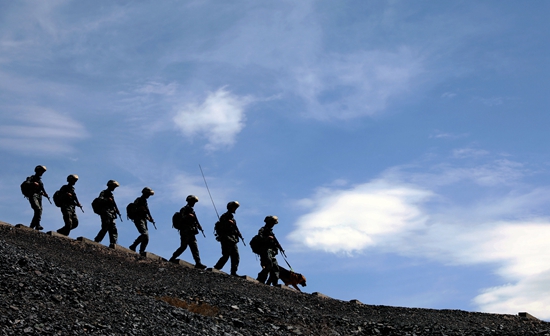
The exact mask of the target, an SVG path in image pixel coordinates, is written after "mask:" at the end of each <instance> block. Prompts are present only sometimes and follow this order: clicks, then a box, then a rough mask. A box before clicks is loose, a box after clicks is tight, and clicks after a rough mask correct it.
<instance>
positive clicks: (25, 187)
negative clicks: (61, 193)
mask: <svg viewBox="0 0 550 336" xmlns="http://www.w3.org/2000/svg"><path fill="white" fill-rule="evenodd" d="M44 172H46V167H45V166H36V167H35V168H34V175H31V176H29V177H27V179H26V181H25V182H23V184H22V185H21V190H22V191H23V195H25V197H27V198H28V199H29V203H30V205H31V208H32V210H33V211H34V215H33V217H32V220H31V224H30V228H31V229H36V230H43V229H44V228H43V227H42V226H41V225H40V220H41V219H42V196H44V197H46V198H47V199H48V200H49V199H50V197H49V196H48V193H47V192H46V190H44V184H43V183H42V175H43V174H44ZM50 203H51V201H50Z"/></svg>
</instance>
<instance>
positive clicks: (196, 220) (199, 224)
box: [195, 217, 206, 238]
mask: <svg viewBox="0 0 550 336" xmlns="http://www.w3.org/2000/svg"><path fill="white" fill-rule="evenodd" d="M195 223H197V228H198V229H199V230H200V231H201V232H202V236H203V237H204V238H206V235H205V234H204V230H203V229H202V225H201V223H199V220H198V219H197V217H195Z"/></svg>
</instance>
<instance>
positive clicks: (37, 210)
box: [29, 194, 44, 230]
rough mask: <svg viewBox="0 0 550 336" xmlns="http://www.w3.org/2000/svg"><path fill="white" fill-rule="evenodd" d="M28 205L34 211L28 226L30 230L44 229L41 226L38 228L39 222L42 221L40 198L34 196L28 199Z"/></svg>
mask: <svg viewBox="0 0 550 336" xmlns="http://www.w3.org/2000/svg"><path fill="white" fill-rule="evenodd" d="M29 203H30V204H31V208H32V210H33V211H34V215H33V217H32V220H31V225H30V227H31V229H36V230H42V229H44V228H43V227H42V226H40V220H41V219H42V196H40V195H37V194H35V195H33V196H31V197H29Z"/></svg>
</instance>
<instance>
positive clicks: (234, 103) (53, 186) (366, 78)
mask: <svg viewBox="0 0 550 336" xmlns="http://www.w3.org/2000/svg"><path fill="white" fill-rule="evenodd" d="M549 7H550V4H549V3H548V2H545V1H532V2H529V4H528V5H525V4H524V3H519V2H514V1H484V2H472V1H455V2H440V1H425V2H422V3H418V2H410V1H376V2H373V1H369V2H367V1H307V0H304V1H300V2H294V1H263V2H257V1H233V2H231V3H228V2H225V1H162V2H152V1H135V2H129V1H95V2H93V3H92V2H79V1H63V0H59V1H47V2H45V1H18V2H14V1H0V153H1V154H2V165H1V166H0V191H1V192H0V200H1V202H0V213H1V218H0V219H1V220H3V221H7V222H10V223H13V224H16V223H24V224H28V223H29V222H30V219H31V217H32V211H31V209H30V207H29V205H28V203H27V202H26V200H25V199H23V197H22V196H21V194H20V192H19V184H20V183H21V181H22V180H23V179H24V178H25V177H26V176H28V175H31V174H32V172H33V168H34V166H36V165H38V164H41V165H46V166H47V167H48V171H47V172H46V173H45V175H44V177H43V181H44V183H45V187H46V190H47V191H48V192H49V193H50V195H52V194H53V192H54V191H55V190H57V189H58V188H59V187H60V186H61V185H63V184H64V183H65V178H66V176H67V175H69V174H78V175H79V176H80V180H79V181H78V183H77V185H76V190H77V193H78V196H79V198H80V200H81V202H82V203H83V204H84V205H85V211H86V213H84V214H82V213H79V218H80V220H81V224H80V226H79V227H78V228H77V229H76V230H75V231H73V232H72V233H71V236H73V237H77V236H85V237H88V238H93V237H94V236H95V234H96V233H97V231H98V230H99V218H98V216H97V215H94V214H93V212H92V210H91V207H90V203H91V201H92V200H93V198H95V197H96V196H97V195H98V193H99V192H100V191H101V190H103V189H104V188H105V183H106V182H107V181H108V180H109V179H115V180H117V181H119V182H120V183H121V187H120V188H118V189H117V190H116V192H115V196H116V199H117V202H118V204H119V206H120V207H121V208H122V207H124V206H125V205H126V204H127V203H128V202H130V201H133V200H134V199H135V198H136V197H137V196H139V194H140V190H141V189H142V188H143V187H144V186H149V187H151V188H153V189H154V190H155V191H156V194H155V195H154V196H153V197H152V198H150V200H149V204H150V208H151V212H152V214H153V217H154V218H155V220H156V221H157V226H158V227H159V229H158V230H157V231H155V230H154V229H152V228H151V229H152V230H151V231H150V236H151V241H150V245H149V250H150V251H151V252H153V253H156V254H160V255H162V256H165V257H169V256H170V255H171V253H172V252H173V251H174V250H175V249H176V248H177V247H178V246H179V238H178V236H177V233H176V231H175V230H174V229H172V228H171V223H170V219H171V216H172V214H173V213H174V212H175V211H176V210H178V209H179V208H180V207H181V206H183V205H184V203H185V202H184V200H185V197H186V196H187V195H188V194H196V195H197V196H198V197H199V199H200V201H199V203H198V204H197V205H196V211H197V215H198V218H199V219H200V221H201V223H202V224H203V226H204V227H205V230H206V233H207V238H206V239H204V238H202V237H201V236H199V237H198V242H199V249H200V251H201V256H202V259H203V262H204V263H206V264H207V265H209V266H212V265H213V264H214V263H215V262H216V261H217V259H218V258H219V256H220V249H219V245H218V243H217V242H216V241H215V240H214V239H213V235H212V229H213V224H214V223H215V221H216V213H215V211H214V209H213V207H212V203H211V202H210V199H209V197H208V193H207V190H206V188H205V186H204V182H203V180H202V176H201V173H200V170H199V164H200V165H201V166H202V167H203V170H204V173H205V176H206V178H207V180H208V183H209V186H210V190H211V192H212V196H213V198H214V202H215V204H216V206H217V209H218V212H219V213H220V214H221V213H222V212H223V211H224V209H225V204H226V203H227V202H229V201H231V200H238V201H239V202H240V203H241V208H239V210H238V211H237V214H236V219H237V221H238V223H239V226H240V228H241V231H242V233H243V235H244V236H245V238H246V240H247V242H248V241H249V240H250V238H252V236H253V235H254V234H255V233H256V232H257V230H258V228H259V227H260V226H261V225H262V224H263V218H264V217H265V216H266V215H277V216H279V222H280V224H279V225H278V226H276V228H275V231H276V233H277V235H278V237H279V239H280V241H281V243H282V244H283V246H284V247H285V248H286V250H287V254H288V257H289V259H288V261H289V262H290V263H291V265H292V266H293V268H294V269H295V270H296V271H298V272H301V273H303V274H304V275H306V277H307V279H308V287H306V288H305V289H306V290H307V291H309V292H314V291H318V292H321V293H324V294H327V295H329V296H331V297H334V298H337V299H342V300H350V299H359V300H360V301H362V302H364V303H369V304H382V305H398V306H409V307H426V308H450V309H465V310H471V311H484V312H498V313H512V314H516V313H517V312H519V311H528V312H530V313H531V314H533V315H535V316H537V317H539V318H544V319H547V320H548V319H550V309H549V308H550V295H548V293H549V292H550V285H549V283H550V255H549V254H548V250H550V210H549V207H548V204H549V203H550V165H549V164H550V151H549V150H548V146H547V143H548V142H549V140H550V139H549V137H550V135H549V134H548V131H547V128H548V124H549V120H548V119H549V114H548V112H546V111H547V109H548V105H549V98H548V97H549V96H548V94H547V92H548V89H549V84H548V79H547V78H548V75H549V72H550V71H549V65H548V54H549V51H548V47H547V43H545V42H546V41H548V40H549V37H550V36H548V35H549V32H550V29H549V27H548V25H549V24H548V20H547V13H548V11H549V9H550V8H549ZM43 226H44V227H45V229H46V231H49V230H56V229H57V228H59V227H61V226H62V217H61V214H60V211H59V209H57V208H55V207H54V206H50V205H49V204H45V209H44V216H43ZM118 228H119V233H120V239H119V242H120V244H121V245H126V246H127V245H129V244H131V243H132V241H133V240H134V239H135V237H136V236H137V231H136V229H135V227H134V226H133V225H132V224H131V223H129V222H128V221H126V220H125V221H124V222H120V221H119V222H118ZM105 243H107V240H105ZM240 249H241V266H240V269H239V272H240V273H242V274H248V275H251V276H255V275H256V274H257V272H258V271H259V262H258V261H257V260H256V259H255V257H254V255H253V254H252V252H251V251H250V249H249V248H248V247H245V246H243V245H242V244H241V245H240ZM182 257H183V258H184V259H186V260H191V257H190V252H187V251H186V252H185V253H184V254H183V255H182ZM279 262H280V264H282V265H285V263H284V261H283V260H282V259H281V258H279Z"/></svg>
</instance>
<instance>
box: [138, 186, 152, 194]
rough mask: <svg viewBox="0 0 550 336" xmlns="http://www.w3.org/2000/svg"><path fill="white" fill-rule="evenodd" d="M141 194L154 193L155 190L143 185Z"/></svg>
mask: <svg viewBox="0 0 550 336" xmlns="http://www.w3.org/2000/svg"><path fill="white" fill-rule="evenodd" d="M141 193H142V194H147V195H154V194H155V192H154V191H153V189H151V188H149V187H145V188H143V190H142V191H141Z"/></svg>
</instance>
